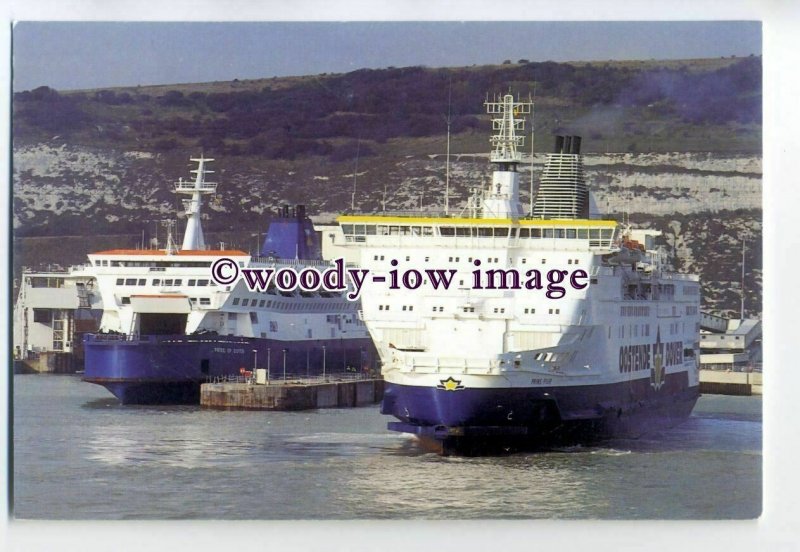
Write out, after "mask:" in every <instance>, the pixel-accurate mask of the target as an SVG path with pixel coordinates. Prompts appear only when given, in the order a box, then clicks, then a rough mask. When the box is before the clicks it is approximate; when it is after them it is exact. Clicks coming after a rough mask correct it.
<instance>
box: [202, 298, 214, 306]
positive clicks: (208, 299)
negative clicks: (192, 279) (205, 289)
mask: <svg viewBox="0 0 800 552" xmlns="http://www.w3.org/2000/svg"><path fill="white" fill-rule="evenodd" d="M200 304H201V305H210V304H211V299H210V298H209V297H201V298H200Z"/></svg>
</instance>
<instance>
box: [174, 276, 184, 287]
mask: <svg viewBox="0 0 800 552" xmlns="http://www.w3.org/2000/svg"><path fill="white" fill-rule="evenodd" d="M182 283H183V280H181V279H180V278H178V279H177V280H175V285H176V286H179V285H181V284H182Z"/></svg>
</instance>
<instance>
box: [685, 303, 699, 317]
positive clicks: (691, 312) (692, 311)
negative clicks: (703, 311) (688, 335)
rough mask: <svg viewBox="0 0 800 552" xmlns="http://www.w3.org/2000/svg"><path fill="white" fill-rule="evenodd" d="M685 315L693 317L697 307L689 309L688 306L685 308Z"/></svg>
mask: <svg viewBox="0 0 800 552" xmlns="http://www.w3.org/2000/svg"><path fill="white" fill-rule="evenodd" d="M686 314H688V315H693V314H697V307H690V306H689V305H687V306H686Z"/></svg>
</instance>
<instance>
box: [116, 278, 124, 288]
mask: <svg viewBox="0 0 800 552" xmlns="http://www.w3.org/2000/svg"><path fill="white" fill-rule="evenodd" d="M124 283H125V280H124V279H123V278H117V285H118V286H121V285H122V284H124Z"/></svg>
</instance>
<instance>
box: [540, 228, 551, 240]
mask: <svg viewBox="0 0 800 552" xmlns="http://www.w3.org/2000/svg"><path fill="white" fill-rule="evenodd" d="M542 237H544V238H552V237H553V229H552V228H545V229H544V230H542Z"/></svg>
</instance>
